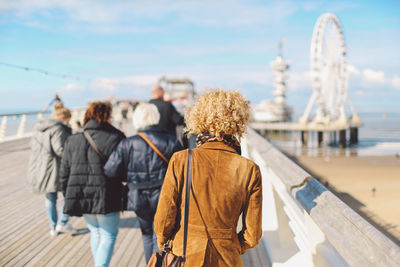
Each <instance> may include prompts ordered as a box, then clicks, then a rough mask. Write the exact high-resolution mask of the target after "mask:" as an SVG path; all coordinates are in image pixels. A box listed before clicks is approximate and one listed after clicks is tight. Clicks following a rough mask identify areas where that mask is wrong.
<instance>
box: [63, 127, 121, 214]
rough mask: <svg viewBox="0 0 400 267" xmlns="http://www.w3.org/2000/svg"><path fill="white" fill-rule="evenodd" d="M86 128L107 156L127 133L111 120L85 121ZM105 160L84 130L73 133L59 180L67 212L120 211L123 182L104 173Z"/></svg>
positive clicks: (68, 142)
mask: <svg viewBox="0 0 400 267" xmlns="http://www.w3.org/2000/svg"><path fill="white" fill-rule="evenodd" d="M84 130H85V131H87V132H88V133H89V134H90V136H91V137H92V139H93V140H94V142H95V143H96V145H97V147H98V149H99V150H100V152H101V153H102V154H103V155H104V156H105V157H106V158H108V157H109V155H110V154H111V153H112V151H113V150H114V148H115V147H116V146H117V145H118V144H119V142H120V141H121V140H122V139H124V137H125V136H124V134H123V133H122V132H121V131H119V130H118V129H116V128H114V127H113V126H112V125H110V124H109V123H102V124H100V125H99V124H98V123H97V122H96V121H95V120H90V121H88V122H87V123H86V125H85V127H84ZM104 164H105V162H104V160H103V159H102V158H101V157H100V156H99V155H98V154H97V153H96V151H95V150H94V149H93V148H92V147H91V145H90V144H89V142H88V141H87V140H86V138H85V136H84V135H83V133H76V134H74V135H72V136H70V137H69V138H68V139H67V141H66V143H65V147H64V154H63V157H62V161H61V170H60V182H61V186H62V191H63V193H64V197H65V204H64V213H66V214H69V215H72V216H81V215H82V214H84V213H87V214H106V213H110V212H115V211H120V210H121V191H122V185H121V182H120V181H117V180H116V179H114V180H109V179H107V177H106V176H105V175H104V172H103V166H104Z"/></svg>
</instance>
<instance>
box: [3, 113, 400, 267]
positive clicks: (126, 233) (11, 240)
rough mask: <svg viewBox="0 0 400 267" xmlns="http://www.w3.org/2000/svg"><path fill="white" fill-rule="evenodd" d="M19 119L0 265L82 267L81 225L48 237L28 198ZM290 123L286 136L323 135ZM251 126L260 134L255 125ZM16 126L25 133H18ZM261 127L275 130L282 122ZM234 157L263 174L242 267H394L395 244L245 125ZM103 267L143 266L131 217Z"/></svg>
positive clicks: (39, 205)
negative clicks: (258, 226)
mask: <svg viewBox="0 0 400 267" xmlns="http://www.w3.org/2000/svg"><path fill="white" fill-rule="evenodd" d="M82 110H83V109H82V108H80V109H77V110H74V111H73V119H72V121H74V120H76V119H79V117H80V116H81V115H82ZM118 112H119V110H118V108H115V109H114V114H113V118H117V119H118V118H119V117H118ZM33 115H34V116H39V117H40V115H38V114H33ZM0 117H1V115H0ZM23 117H24V116H23V115H21V114H19V115H18V118H19V119H21V122H18V123H17V124H16V125H19V126H18V127H14V128H16V129H14V130H15V133H14V134H11V135H10V134H7V133H6V134H5V137H4V136H3V141H2V142H0V174H1V175H0V185H1V189H0V202H1V206H0V214H1V217H0V265H1V266H90V265H92V264H93V262H92V256H91V253H90V244H89V243H90V241H89V233H88V230H87V228H86V223H85V221H84V220H83V219H82V218H77V217H73V218H71V220H70V222H71V224H72V225H73V226H74V227H75V228H77V229H78V233H77V234H76V235H74V236H70V235H65V234H60V235H58V236H56V237H51V236H50V234H49V227H48V222H47V217H46V214H45V208H44V197H43V195H35V194H32V193H31V191H30V188H29V187H28V185H27V183H26V172H27V164H28V158H29V154H30V148H29V141H30V138H29V136H30V134H31V132H29V129H28V128H27V127H25V125H23V126H21V123H25V122H26V120H25V121H23V120H22V118H23ZM3 120H4V119H3ZM4 125H5V124H4ZM116 125H117V126H119V127H120V128H121V129H122V130H123V131H125V132H126V134H127V135H131V134H133V128H132V127H131V126H130V125H129V123H126V122H125V123H117V124H116ZM291 125H292V126H291V127H292V128H291V130H292V131H297V132H302V131H314V132H323V129H319V128H304V127H303V126H301V125H295V124H291ZM263 126H271V125H268V124H264V125H263ZM252 127H254V128H258V129H259V130H260V129H262V128H261V126H260V125H254V124H253V125H252ZM302 127H303V128H302ZM21 128H23V129H25V130H27V131H24V132H23V131H19V132H18V130H17V129H21ZM3 129H7V128H6V127H4V128H3ZM263 129H264V130H276V131H280V130H282V131H283V130H288V125H287V124H286V125H285V124H273V127H265V128H263ZM348 129H349V128H339V131H343V130H348ZM337 130H338V129H337V128H335V129H325V131H331V132H333V131H337ZM4 140H7V141H4ZM242 154H243V156H245V157H248V158H250V159H252V160H253V161H255V162H256V163H257V164H258V165H259V166H260V169H261V172H262V177H263V181H262V182H263V222H262V229H263V236H262V239H261V241H260V244H259V245H258V246H257V247H256V248H254V249H251V250H249V251H248V252H247V253H246V254H244V255H243V256H242V260H243V263H244V266H275V265H276V266H278V265H279V266H318V267H319V266H362V267H365V266H400V247H399V246H398V245H396V244H395V243H394V242H393V241H392V240H390V239H389V238H388V237H387V236H385V235H384V234H383V233H381V232H380V231H379V230H378V229H377V228H375V227H374V226H373V225H371V224H370V223H369V222H367V221H366V220H365V219H363V218H362V217H360V215H358V214H357V213H356V212H355V211H353V210H352V209H351V208H350V207H349V206H347V205H346V204H345V203H344V202H342V201H341V200H340V199H338V198H337V197H336V196H335V195H334V194H333V193H332V192H330V191H329V190H328V189H327V188H325V187H324V186H323V185H321V184H320V183H319V182H318V180H316V179H315V178H313V177H312V176H311V175H310V174H309V173H307V172H306V171H305V170H303V169H302V168H301V167H300V166H298V165H297V164H296V163H294V162H293V161H292V160H290V159H289V158H288V157H286V156H285V155H284V154H283V153H281V152H280V151H279V150H278V149H276V148H275V147H274V146H273V145H271V144H270V143H269V142H268V141H267V140H266V139H265V138H263V137H262V136H261V135H259V134H258V133H257V132H256V131H255V130H254V129H252V128H250V129H249V131H248V134H247V135H246V136H245V138H244V139H243V140H242ZM111 266H145V263H144V256H143V247H142V241H141V233H140V229H139V228H138V222H137V219H136V216H135V214H134V213H133V212H123V213H122V215H121V222H120V232H119V234H118V238H117V242H116V246H115V250H114V255H113V257H112V261H111Z"/></svg>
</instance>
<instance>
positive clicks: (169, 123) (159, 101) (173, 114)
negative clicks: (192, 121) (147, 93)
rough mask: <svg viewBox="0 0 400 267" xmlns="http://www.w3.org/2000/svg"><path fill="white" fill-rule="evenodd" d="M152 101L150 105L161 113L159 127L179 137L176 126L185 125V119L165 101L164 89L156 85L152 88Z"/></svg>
mask: <svg viewBox="0 0 400 267" xmlns="http://www.w3.org/2000/svg"><path fill="white" fill-rule="evenodd" d="M151 98H152V99H151V100H150V101H149V103H151V104H154V105H156V107H157V109H158V112H159V113H160V121H159V123H158V125H159V126H161V127H163V128H165V129H167V131H168V132H169V133H170V134H172V135H175V136H177V134H176V126H178V125H183V122H184V119H183V116H182V115H181V114H179V112H178V111H177V110H176V108H175V107H174V105H172V104H171V103H170V102H167V101H164V89H163V88H162V87H161V86H160V85H159V84H156V85H154V86H153V87H152V88H151Z"/></svg>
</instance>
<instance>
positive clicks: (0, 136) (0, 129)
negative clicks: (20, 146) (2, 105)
mask: <svg viewBox="0 0 400 267" xmlns="http://www.w3.org/2000/svg"><path fill="white" fill-rule="evenodd" d="M6 126H7V116H3V119H2V120H1V126H0V140H1V141H2V140H4V138H5V137H6Z"/></svg>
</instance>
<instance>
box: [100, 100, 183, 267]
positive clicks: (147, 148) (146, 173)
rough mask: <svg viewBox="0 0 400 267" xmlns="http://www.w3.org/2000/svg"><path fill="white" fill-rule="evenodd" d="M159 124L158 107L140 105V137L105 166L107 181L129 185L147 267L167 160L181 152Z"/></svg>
mask: <svg viewBox="0 0 400 267" xmlns="http://www.w3.org/2000/svg"><path fill="white" fill-rule="evenodd" d="M159 120H160V114H159V112H158V110H157V107H156V106H155V105H153V104H149V103H141V104H139V105H138V106H137V108H136V109H135V112H134V113H133V124H134V126H135V128H136V129H137V130H138V134H136V135H133V136H131V137H128V138H126V139H124V140H122V141H121V142H120V143H119V145H118V146H117V148H116V149H115V150H114V152H113V153H112V154H111V156H110V157H109V159H108V161H107V163H106V165H105V166H104V173H105V174H106V175H107V176H108V177H110V178H111V179H121V180H122V181H126V182H127V184H128V187H129V192H128V205H127V210H132V211H135V213H136V215H137V217H138V220H139V224H140V229H141V231H142V238H143V247H144V255H145V259H146V263H147V262H148V261H149V259H150V257H151V255H152V254H153V253H154V252H156V250H157V240H156V236H155V234H154V231H153V229H154V227H153V224H154V215H155V212H156V209H157V204H158V199H159V196H160V192H161V186H162V184H163V181H164V176H165V173H166V171H167V167H168V160H169V159H170V158H171V156H172V154H173V153H175V152H176V151H179V150H181V149H182V146H181V144H180V143H179V141H178V139H177V138H176V137H175V136H174V135H171V134H169V133H168V132H167V130H166V129H165V128H162V127H160V126H159V125H158V122H159ZM154 147H155V148H154ZM156 150H158V152H159V153H161V155H160V154H159V153H158V152H157V151H156Z"/></svg>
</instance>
